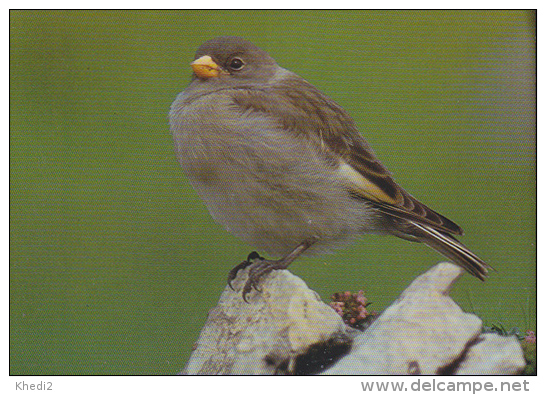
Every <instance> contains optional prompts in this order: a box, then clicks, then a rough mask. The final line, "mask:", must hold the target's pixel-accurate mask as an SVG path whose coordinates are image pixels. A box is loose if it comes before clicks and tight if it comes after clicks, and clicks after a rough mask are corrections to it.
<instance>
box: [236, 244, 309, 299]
mask: <svg viewBox="0 0 546 395" xmlns="http://www.w3.org/2000/svg"><path fill="white" fill-rule="evenodd" d="M313 243H314V241H304V242H303V243H301V244H299V245H298V246H297V247H296V248H294V250H292V252H290V253H289V254H288V255H286V256H285V257H283V258H281V259H279V260H268V259H264V258H262V257H261V256H260V255H258V253H256V252H252V253H251V254H250V255H249V256H248V258H247V260H246V261H244V262H242V263H240V264H238V265H237V266H235V267H234V268H233V269H232V270H231V271H230V272H229V275H228V284H229V286H230V287H231V281H232V280H233V279H234V278H235V277H236V276H237V272H238V271H239V270H241V269H244V268H246V267H248V266H250V265H252V264H253V266H252V267H251V268H250V272H249V274H248V280H246V283H245V285H244V287H243V300H244V301H245V302H247V303H248V301H247V299H246V296H247V295H248V293H249V292H250V291H251V290H252V288H254V289H255V290H258V284H259V283H260V280H261V279H262V278H263V277H264V276H266V275H267V274H269V273H271V272H272V271H273V270H282V269H286V268H287V267H288V266H289V265H290V264H291V263H292V262H293V261H294V260H295V259H296V258H297V257H299V256H300V255H301V254H302V253H303V252H304V251H305V250H307V249H308V248H309V247H311V246H312V245H313ZM232 289H233V287H232Z"/></svg>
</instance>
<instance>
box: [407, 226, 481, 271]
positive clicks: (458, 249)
mask: <svg viewBox="0 0 546 395" xmlns="http://www.w3.org/2000/svg"><path fill="white" fill-rule="evenodd" d="M412 225H413V226H415V228H416V230H418V231H416V232H415V233H414V236H416V237H417V239H418V240H419V241H421V242H422V243H425V244H426V245H428V246H429V247H431V248H432V249H434V250H436V251H438V252H439V253H440V254H442V255H444V256H446V257H447V258H449V259H451V260H452V261H453V263H456V264H457V265H459V266H461V267H462V268H463V269H465V270H466V271H467V272H469V273H470V274H472V275H473V276H476V277H477V278H479V279H480V280H482V281H484V280H485V278H486V277H487V269H490V268H491V267H490V266H489V265H488V264H487V263H485V262H484V261H483V260H482V259H481V258H479V257H478V256H477V255H476V254H474V253H473V252H472V251H470V250H469V249H468V248H466V246H465V245H464V244H463V243H461V242H460V241H458V240H457V239H455V237H453V236H451V235H449V234H447V233H444V232H441V231H439V230H436V229H434V228H431V227H429V226H427V225H422V224H418V223H415V222H413V221H412Z"/></svg>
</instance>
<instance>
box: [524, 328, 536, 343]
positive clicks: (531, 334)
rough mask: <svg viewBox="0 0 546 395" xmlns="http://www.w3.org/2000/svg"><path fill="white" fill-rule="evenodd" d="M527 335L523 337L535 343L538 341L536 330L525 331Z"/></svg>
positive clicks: (528, 341) (526, 340)
mask: <svg viewBox="0 0 546 395" xmlns="http://www.w3.org/2000/svg"><path fill="white" fill-rule="evenodd" d="M525 334H526V335H527V336H525V338H524V339H523V340H524V341H525V342H527V343H531V344H535V343H536V342H537V336H536V335H535V332H533V331H531V330H528V331H526V332H525Z"/></svg>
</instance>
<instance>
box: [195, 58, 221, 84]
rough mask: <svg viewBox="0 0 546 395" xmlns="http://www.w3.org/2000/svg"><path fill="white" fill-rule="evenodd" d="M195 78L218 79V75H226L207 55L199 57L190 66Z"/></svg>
mask: <svg viewBox="0 0 546 395" xmlns="http://www.w3.org/2000/svg"><path fill="white" fill-rule="evenodd" d="M190 66H191V68H192V69H193V72H194V73H195V75H196V76H198V77H199V78H202V79H205V80H206V79H209V78H212V77H218V76H219V75H220V74H227V73H226V72H225V71H224V70H222V69H221V68H220V66H218V65H217V64H216V63H215V62H214V60H212V58H211V57H210V56H208V55H204V56H201V57H200V58H199V59H196V60H194V61H193V62H191V64H190Z"/></svg>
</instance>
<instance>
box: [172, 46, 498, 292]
mask: <svg viewBox="0 0 546 395" xmlns="http://www.w3.org/2000/svg"><path fill="white" fill-rule="evenodd" d="M191 68H192V70H193V74H192V77H191V82H190V83H189V85H188V86H187V88H186V89H184V90H183V91H182V92H181V93H180V94H178V95H177V97H176V99H175V100H174V102H173V103H172V105H171V108H170V112H169V126H170V131H171V133H172V136H173V139H174V146H175V152H176V156H177V159H178V162H179V163H180V165H181V167H182V169H183V171H184V173H185V174H186V176H187V178H188V179H189V181H190V183H191V185H192V186H193V188H194V189H195V190H196V191H197V193H198V195H199V196H200V197H201V199H202V200H203V201H204V203H205V204H206V206H207V208H208V210H209V212H210V214H211V215H212V217H213V218H214V220H215V221H217V222H218V223H220V224H221V225H223V226H224V227H225V229H226V230H227V231H229V232H231V233H232V234H234V235H235V236H237V237H239V238H240V239H242V240H244V241H245V242H247V243H248V244H250V245H252V246H254V247H255V248H257V249H258V251H261V252H264V253H266V254H268V255H269V256H270V257H271V258H268V259H266V258H263V257H262V256H260V255H259V254H258V253H257V252H256V251H253V252H252V253H251V254H249V256H248V257H247V259H246V260H244V261H243V262H242V263H240V264H238V265H237V266H235V267H234V268H233V269H232V270H231V271H230V272H229V274H228V284H229V285H230V286H231V282H232V280H233V279H235V278H236V277H237V274H238V272H239V271H240V270H241V269H243V268H246V267H248V266H250V270H249V275H248V279H247V280H246V282H245V284H244V286H243V288H242V296H243V299H244V300H245V301H247V295H248V294H249V293H250V292H251V291H252V289H256V290H259V284H260V281H261V279H262V278H263V277H265V276H266V275H267V274H269V273H270V272H272V271H273V270H281V269H286V268H287V267H288V266H289V265H290V264H291V263H292V262H293V261H294V260H295V259H296V258H298V257H299V256H300V255H302V254H303V253H306V254H317V253H324V252H329V251H333V250H334V249H336V248H338V247H340V246H343V245H346V244H347V243H349V242H352V241H353V240H354V239H355V238H356V237H358V236H360V235H363V234H367V233H373V234H382V235H393V236H397V237H399V238H402V239H405V240H409V241H413V242H421V243H424V244H426V245H427V246H429V247H431V248H432V249H434V250H436V251H437V252H439V253H440V254H442V255H444V256H445V257H447V258H448V259H450V260H451V261H452V262H454V263H455V264H457V265H459V266H461V267H462V268H464V269H465V270H466V271H467V272H469V273H470V274H472V275H473V276H475V277H477V278H478V279H480V280H482V281H484V280H485V278H486V276H487V275H488V269H489V268H491V267H490V266H489V265H488V264H486V263H485V262H484V261H483V260H482V259H481V258H479V257H478V256H477V255H475V254H474V253H473V252H471V251H470V250H469V249H468V248H467V247H466V246H465V245H464V244H462V243H461V242H460V241H458V240H457V239H456V237H455V236H460V235H463V230H462V229H461V227H459V226H458V225H457V224H455V223H454V222H453V221H451V220H449V219H448V218H446V217H444V216H442V215H441V214H439V213H437V212H436V211H433V210H432V209H430V208H429V207H427V206H426V205H425V204H423V203H421V202H419V201H418V200H417V199H416V198H414V197H413V196H411V195H410V194H409V193H408V192H406V191H405V190H404V189H403V188H402V187H401V186H399V185H398V184H397V183H396V182H395V180H394V178H393V176H392V174H391V173H390V172H389V170H387V168H386V167H385V166H384V165H383V164H382V163H381V162H380V161H379V159H378V158H377V157H376V155H375V153H374V152H373V150H372V148H371V147H370V146H369V144H368V143H367V142H366V140H365V139H364V137H363V136H362V134H361V133H360V132H359V130H358V128H357V126H356V124H355V122H354V121H353V119H352V118H351V117H350V115H349V114H348V113H347V112H346V111H345V110H344V109H343V108H342V107H341V106H340V105H339V104H337V103H336V102H335V101H333V100H332V99H330V98H329V97H328V96H326V95H325V94H324V93H322V92H321V91H319V90H318V89H317V88H316V87H315V86H313V85H312V84H311V83H309V82H308V81H306V80H305V79H303V78H302V77H300V76H298V75H296V74H295V73H293V72H291V71H289V70H287V69H285V68H282V67H281V66H279V65H278V64H277V63H276V62H275V60H274V59H273V58H272V57H271V56H270V55H269V54H268V53H267V52H266V51H264V50H262V49H260V48H259V47H257V46H256V45H254V44H253V43H251V42H250V41H248V40H246V39H244V38H241V37H236V36H222V37H217V38H214V39H211V40H208V41H206V42H204V43H203V44H202V45H201V46H200V47H199V48H198V49H197V51H196V53H195V58H194V61H193V62H192V63H191Z"/></svg>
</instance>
